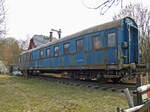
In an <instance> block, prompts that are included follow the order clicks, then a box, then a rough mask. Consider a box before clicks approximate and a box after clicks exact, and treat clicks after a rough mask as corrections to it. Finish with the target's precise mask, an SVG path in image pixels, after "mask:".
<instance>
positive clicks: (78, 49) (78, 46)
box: [76, 39, 84, 52]
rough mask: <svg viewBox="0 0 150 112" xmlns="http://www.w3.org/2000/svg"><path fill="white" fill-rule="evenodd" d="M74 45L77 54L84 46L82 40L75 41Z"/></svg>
mask: <svg viewBox="0 0 150 112" xmlns="http://www.w3.org/2000/svg"><path fill="white" fill-rule="evenodd" d="M76 45H77V48H76V49H77V52H80V51H82V50H83V49H84V44H83V39H79V40H77V41H76Z"/></svg>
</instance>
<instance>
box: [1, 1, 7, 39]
mask: <svg viewBox="0 0 150 112" xmlns="http://www.w3.org/2000/svg"><path fill="white" fill-rule="evenodd" d="M4 3H5V0H0V38H2V37H4V36H5V34H6V23H5V15H6V10H5V5H4Z"/></svg>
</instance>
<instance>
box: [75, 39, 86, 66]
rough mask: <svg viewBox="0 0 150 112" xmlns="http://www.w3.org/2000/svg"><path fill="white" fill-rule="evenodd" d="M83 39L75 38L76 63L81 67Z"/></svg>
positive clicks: (82, 62) (82, 61)
mask: <svg viewBox="0 0 150 112" xmlns="http://www.w3.org/2000/svg"><path fill="white" fill-rule="evenodd" d="M83 50H84V39H83V38H81V39H78V40H76V52H77V53H76V64H77V66H79V67H81V65H83V64H84V52H83Z"/></svg>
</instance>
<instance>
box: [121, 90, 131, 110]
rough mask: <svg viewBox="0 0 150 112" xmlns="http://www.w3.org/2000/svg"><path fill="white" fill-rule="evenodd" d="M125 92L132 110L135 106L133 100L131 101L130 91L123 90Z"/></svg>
mask: <svg viewBox="0 0 150 112" xmlns="http://www.w3.org/2000/svg"><path fill="white" fill-rule="evenodd" d="M123 91H124V94H125V96H126V98H127V100H128V105H129V107H130V108H132V107H134V104H133V100H132V99H131V95H130V92H129V89H128V88H126V89H124V90H123Z"/></svg>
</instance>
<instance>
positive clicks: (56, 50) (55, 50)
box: [54, 46, 59, 56]
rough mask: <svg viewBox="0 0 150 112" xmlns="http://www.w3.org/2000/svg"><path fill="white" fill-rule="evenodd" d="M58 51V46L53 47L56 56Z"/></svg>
mask: <svg viewBox="0 0 150 112" xmlns="http://www.w3.org/2000/svg"><path fill="white" fill-rule="evenodd" d="M58 54H59V51H58V46H55V47H54V56H58Z"/></svg>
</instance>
